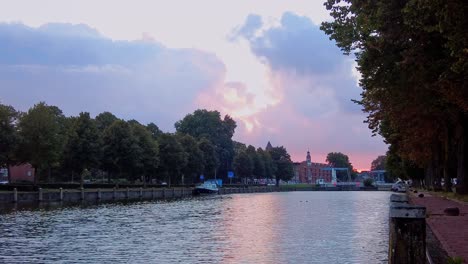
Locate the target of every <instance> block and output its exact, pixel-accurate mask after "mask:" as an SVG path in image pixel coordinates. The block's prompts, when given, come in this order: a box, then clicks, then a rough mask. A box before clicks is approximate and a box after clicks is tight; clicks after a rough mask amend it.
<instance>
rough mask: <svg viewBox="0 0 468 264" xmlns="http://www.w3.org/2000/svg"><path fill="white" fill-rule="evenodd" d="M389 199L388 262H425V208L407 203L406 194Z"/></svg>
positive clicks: (391, 263) (394, 263)
mask: <svg viewBox="0 0 468 264" xmlns="http://www.w3.org/2000/svg"><path fill="white" fill-rule="evenodd" d="M390 200H391V205H390V221H389V226H390V234H389V236H390V237H389V249H388V263H389V264H400V263H403V264H405V263H414V264H420V263H421V264H423V263H426V208H425V207H423V206H416V205H410V204H408V203H407V201H408V197H407V196H406V197H405V196H403V197H402V195H392V196H391V198H390Z"/></svg>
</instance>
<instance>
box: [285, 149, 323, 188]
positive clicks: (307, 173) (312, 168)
mask: <svg viewBox="0 0 468 264" xmlns="http://www.w3.org/2000/svg"><path fill="white" fill-rule="evenodd" d="M294 167H295V168H294V170H295V171H296V172H297V174H298V178H299V182H301V183H310V184H316V183H318V182H319V180H323V182H328V183H329V182H331V180H332V172H331V170H322V169H323V168H329V167H330V166H329V165H328V164H325V163H317V162H312V160H311V157H310V152H309V151H307V156H306V160H305V161H302V162H295V163H294Z"/></svg>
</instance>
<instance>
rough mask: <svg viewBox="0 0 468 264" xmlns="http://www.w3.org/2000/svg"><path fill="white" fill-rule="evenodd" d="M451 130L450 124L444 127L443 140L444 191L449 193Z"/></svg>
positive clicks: (450, 189)
mask: <svg viewBox="0 0 468 264" xmlns="http://www.w3.org/2000/svg"><path fill="white" fill-rule="evenodd" d="M451 136H452V129H450V124H447V125H446V130H445V139H444V161H443V162H444V164H443V170H444V172H443V173H444V186H443V188H444V191H446V192H451V191H452V180H451V177H450V153H451V149H452V140H451Z"/></svg>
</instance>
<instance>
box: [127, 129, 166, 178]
mask: <svg viewBox="0 0 468 264" xmlns="http://www.w3.org/2000/svg"><path fill="white" fill-rule="evenodd" d="M129 123H130V127H131V130H132V134H133V136H134V137H135V139H136V141H137V146H138V147H135V148H138V153H139V155H138V157H137V161H136V163H135V167H134V170H133V173H134V174H135V175H133V177H135V176H138V177H141V178H142V181H143V184H144V185H146V183H147V182H148V180H152V176H153V175H154V174H155V173H156V170H157V168H158V166H159V146H158V143H157V141H156V140H155V139H154V138H153V135H152V133H151V132H150V131H149V130H148V129H147V127H145V126H143V125H141V124H140V123H138V122H137V121H131V122H129Z"/></svg>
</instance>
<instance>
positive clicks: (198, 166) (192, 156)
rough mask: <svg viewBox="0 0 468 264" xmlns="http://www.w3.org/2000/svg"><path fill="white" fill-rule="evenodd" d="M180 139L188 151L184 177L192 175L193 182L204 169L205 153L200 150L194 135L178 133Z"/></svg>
mask: <svg viewBox="0 0 468 264" xmlns="http://www.w3.org/2000/svg"><path fill="white" fill-rule="evenodd" d="M178 140H179V142H180V144H181V145H182V147H183V148H184V151H185V153H187V164H186V165H185V167H184V168H182V173H183V175H184V178H185V177H186V176H187V177H190V179H191V182H192V183H194V182H195V181H196V179H197V177H198V175H200V174H201V173H202V172H203V170H204V155H203V154H204V153H203V151H201V150H200V147H199V145H198V142H197V140H196V139H195V138H193V137H192V136H190V135H178ZM182 183H184V182H182Z"/></svg>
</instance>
